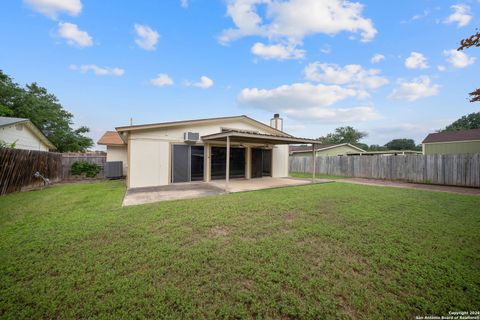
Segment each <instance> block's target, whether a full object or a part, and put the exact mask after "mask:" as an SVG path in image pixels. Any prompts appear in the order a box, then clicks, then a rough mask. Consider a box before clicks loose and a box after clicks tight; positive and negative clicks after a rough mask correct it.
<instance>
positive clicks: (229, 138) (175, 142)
mask: <svg viewBox="0 0 480 320" xmlns="http://www.w3.org/2000/svg"><path fill="white" fill-rule="evenodd" d="M282 129H283V120H282V119H281V118H280V116H279V115H278V114H275V115H274V117H273V118H272V119H271V121H270V125H267V124H265V123H262V122H260V121H257V120H254V119H252V118H250V117H247V116H245V115H242V116H233V117H221V118H210V119H196V120H186V121H175V122H163V123H154V124H144V125H130V126H125V127H117V128H116V133H117V134H118V136H117V135H115V134H114V133H113V132H112V133H106V135H105V136H104V137H102V139H100V141H101V143H102V144H104V145H106V146H107V158H108V159H115V160H120V159H126V165H125V168H126V171H127V172H126V176H127V187H128V188H139V187H152V186H163V185H168V184H172V183H178V182H190V181H205V182H209V181H211V180H214V179H224V180H225V181H226V183H227V184H228V180H229V179H231V178H245V179H252V178H261V177H265V176H270V177H287V176H288V156H289V154H288V145H289V144H308V143H310V144H313V143H316V142H317V140H312V139H305V138H296V137H293V136H291V135H290V134H288V133H286V132H284V131H282ZM118 137H120V139H121V140H122V141H123V143H122V142H120V140H119V139H118ZM122 161H123V160H122Z"/></svg>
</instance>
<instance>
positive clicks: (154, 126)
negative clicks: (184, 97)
mask: <svg viewBox="0 0 480 320" xmlns="http://www.w3.org/2000/svg"><path fill="white" fill-rule="evenodd" d="M232 120H240V121H245V122H247V123H249V124H251V125H253V126H255V127H258V128H259V129H262V130H265V131H267V132H271V133H272V134H275V135H278V136H285V137H290V136H291V135H289V134H288V133H286V132H283V131H280V130H277V129H275V128H272V127H270V126H269V125H267V124H265V123H262V122H260V121H257V120H255V119H253V118H250V117H248V116H246V115H241V116H231V117H219V118H207V119H194V120H184V121H172V122H160V123H152V124H143V125H134V126H124V127H117V128H115V129H116V130H117V131H118V132H124V131H136V130H149V129H160V128H170V127H175V126H185V125H189V124H192V125H194V124H195V125H198V124H209V123H222V122H227V121H232Z"/></svg>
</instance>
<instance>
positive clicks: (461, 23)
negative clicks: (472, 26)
mask: <svg viewBox="0 0 480 320" xmlns="http://www.w3.org/2000/svg"><path fill="white" fill-rule="evenodd" d="M450 8H451V9H452V10H453V13H452V14H451V15H449V16H448V17H447V18H446V19H445V20H444V23H448V24H450V23H456V24H457V27H465V26H466V25H468V24H469V23H470V21H471V20H472V18H473V16H472V15H471V13H470V7H469V6H468V5H466V4H455V5H453V6H451V7H450Z"/></svg>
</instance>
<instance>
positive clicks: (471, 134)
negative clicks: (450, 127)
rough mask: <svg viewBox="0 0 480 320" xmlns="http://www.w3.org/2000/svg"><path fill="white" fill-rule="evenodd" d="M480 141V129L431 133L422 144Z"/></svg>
mask: <svg viewBox="0 0 480 320" xmlns="http://www.w3.org/2000/svg"><path fill="white" fill-rule="evenodd" d="M470 140H480V129H471V130H463V131H452V132H437V133H430V134H429V135H428V136H427V137H426V138H425V139H424V140H423V141H422V143H433V142H453V141H470Z"/></svg>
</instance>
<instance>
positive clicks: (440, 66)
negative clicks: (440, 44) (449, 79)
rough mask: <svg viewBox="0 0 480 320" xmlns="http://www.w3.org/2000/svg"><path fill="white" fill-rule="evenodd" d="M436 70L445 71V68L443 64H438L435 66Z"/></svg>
mask: <svg viewBox="0 0 480 320" xmlns="http://www.w3.org/2000/svg"><path fill="white" fill-rule="evenodd" d="M437 70H438V71H445V70H447V68H445V66H442V65H439V66H437Z"/></svg>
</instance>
